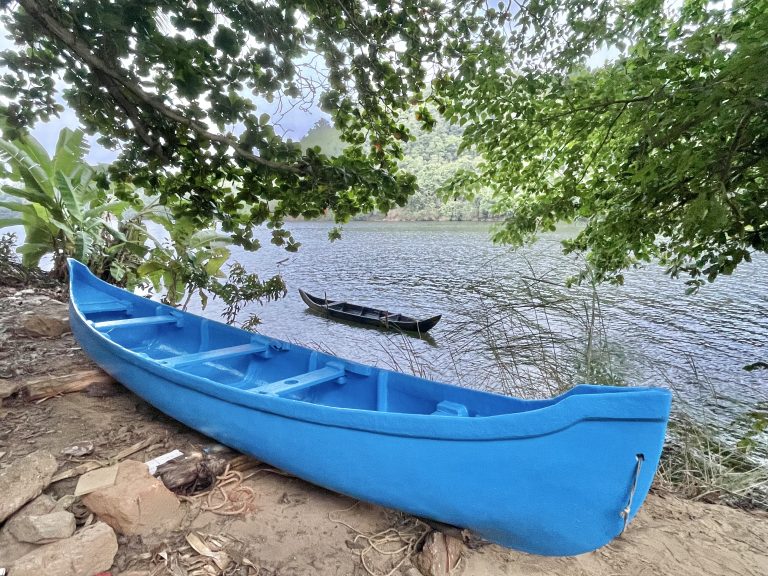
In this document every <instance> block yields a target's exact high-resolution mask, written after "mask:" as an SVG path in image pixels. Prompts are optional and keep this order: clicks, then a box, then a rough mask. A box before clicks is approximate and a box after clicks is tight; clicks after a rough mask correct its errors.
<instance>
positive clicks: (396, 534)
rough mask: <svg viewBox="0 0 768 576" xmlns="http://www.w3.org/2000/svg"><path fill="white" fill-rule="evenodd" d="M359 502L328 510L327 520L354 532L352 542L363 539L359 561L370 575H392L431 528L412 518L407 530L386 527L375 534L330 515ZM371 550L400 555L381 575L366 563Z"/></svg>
mask: <svg viewBox="0 0 768 576" xmlns="http://www.w3.org/2000/svg"><path fill="white" fill-rule="evenodd" d="M359 503H360V502H355V503H354V504H353V505H352V506H350V507H349V508H345V509H343V510H334V511H333V512H329V513H328V520H330V521H331V522H335V523H336V524H341V525H342V526H345V527H346V528H348V529H349V530H351V531H352V532H354V533H355V537H354V538H353V539H352V542H353V543H357V542H358V541H359V540H363V541H364V542H365V543H366V544H365V546H364V548H363V549H361V550H360V562H361V563H362V565H363V568H364V569H365V571H366V572H367V573H368V574H370V576H392V575H393V574H397V573H398V572H399V570H400V567H401V566H402V565H403V564H404V563H405V561H406V560H408V559H410V558H411V557H412V556H413V555H414V554H415V553H416V552H417V551H418V547H419V544H421V541H422V540H423V539H424V537H425V536H426V535H427V534H429V532H431V528H430V527H429V526H427V525H426V524H424V523H423V522H421V521H420V520H418V519H416V518H413V525H412V526H411V527H410V528H409V529H408V530H397V529H395V528H387V529H386V530H382V531H381V532H377V533H375V534H366V533H365V532H361V531H360V530H358V529H357V528H355V527H353V526H351V525H350V524H348V523H346V522H344V521H343V520H340V519H338V518H334V517H333V516H332V515H333V514H343V513H344V512H349V511H351V510H353V509H354V508H355V507H356V506H357V505H358V504H359ZM371 552H375V553H378V554H380V555H382V556H398V555H400V556H401V557H400V559H399V560H397V561H396V563H395V565H394V566H393V568H392V569H391V570H390V571H389V572H387V573H386V574H383V575H382V574H378V573H377V572H376V571H375V569H373V568H371V567H370V566H369V565H368V562H367V560H366V558H367V557H368V556H369V555H370V553H371ZM393 561H394V560H393Z"/></svg>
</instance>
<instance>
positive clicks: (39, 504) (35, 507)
mask: <svg viewBox="0 0 768 576" xmlns="http://www.w3.org/2000/svg"><path fill="white" fill-rule="evenodd" d="M55 508H56V500H54V499H53V498H51V497H50V496H48V495H47V494H41V495H40V496H38V497H37V498H35V499H34V500H32V502H30V503H29V504H27V505H26V506H24V507H23V508H22V509H21V510H19V511H18V512H16V514H14V515H13V516H11V517H10V518H9V519H8V521H7V522H6V523H5V524H4V525H3V527H2V528H0V566H8V565H9V564H10V563H11V562H13V561H14V560H16V559H17V558H21V557H22V556H24V555H25V554H28V553H29V552H31V551H32V550H34V549H35V545H34V544H29V543H27V542H21V541H19V540H18V539H17V538H16V537H15V536H14V535H13V532H14V529H15V528H16V526H17V525H18V524H19V523H20V522H23V521H24V519H25V518H27V517H28V516H33V515H38V514H48V513H49V512H52V511H53V510H54V509H55Z"/></svg>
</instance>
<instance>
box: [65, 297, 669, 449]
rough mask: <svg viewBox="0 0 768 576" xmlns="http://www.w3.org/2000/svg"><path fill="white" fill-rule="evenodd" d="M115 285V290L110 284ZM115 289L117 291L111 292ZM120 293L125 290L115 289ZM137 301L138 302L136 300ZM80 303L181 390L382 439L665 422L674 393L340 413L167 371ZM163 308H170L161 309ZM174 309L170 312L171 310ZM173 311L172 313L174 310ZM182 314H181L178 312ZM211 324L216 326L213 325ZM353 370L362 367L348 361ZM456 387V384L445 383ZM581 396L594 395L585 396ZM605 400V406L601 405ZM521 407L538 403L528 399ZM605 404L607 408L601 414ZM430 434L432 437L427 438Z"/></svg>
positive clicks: (611, 392) (104, 340) (603, 389)
mask: <svg viewBox="0 0 768 576" xmlns="http://www.w3.org/2000/svg"><path fill="white" fill-rule="evenodd" d="M107 286H109V285H107ZM110 288H111V287H110ZM115 290H120V289H119V288H115ZM136 298H138V297H137V296H136ZM76 300H77V298H76V297H74V298H71V299H70V314H71V316H72V320H73V330H74V329H77V328H79V329H82V330H85V331H87V332H88V334H89V335H90V337H91V338H93V339H95V340H96V341H98V343H99V344H100V345H101V346H103V347H105V348H106V349H107V351H108V352H109V353H111V354H113V355H115V356H117V357H119V358H120V359H121V360H122V361H125V362H129V363H130V364H133V365H134V366H137V367H139V368H141V369H144V370H147V371H149V372H151V373H153V374H154V375H156V376H159V377H161V378H163V379H166V380H169V381H171V382H172V383H173V384H175V385H179V386H183V387H187V388H191V389H193V390H195V391H197V392H200V393H202V394H205V395H207V396H211V397H215V398H219V399H221V400H224V401H226V402H231V403H234V404H238V405H241V406H244V407H247V408H250V409H254V410H261V411H265V412H269V413H272V414H275V415H279V416H283V417H287V418H292V419H297V420H305V421H308V422H314V423H317V424H322V425H327V426H334V427H338V428H348V429H354V430H360V431H367V432H372V433H376V434H387V435H392V436H404V437H414V438H430V439H443V440H469V441H474V440H476V441H488V440H508V439H516V438H519V439H523V438H532V437H537V436H545V435H549V434H554V433H557V432H559V431H562V430H563V429H566V428H569V427H570V426H573V425H575V424H577V423H579V422H581V421H587V420H617V421H626V420H643V421H652V422H653V421H663V420H665V419H666V415H665V414H664V413H663V411H662V410H657V411H656V412H654V411H651V410H649V409H648V407H647V401H648V399H649V398H648V396H649V395H652V396H658V397H659V399H661V398H662V397H663V398H666V397H667V396H668V393H667V392H666V391H664V390H660V389H654V388H632V389H626V388H621V387H607V386H593V385H580V386H577V387H574V388H572V389H571V390H569V391H568V392H566V393H564V394H562V395H560V396H558V397H556V398H557V401H556V402H555V403H552V404H549V405H546V406H543V407H539V408H535V407H534V408H532V409H528V410H523V411H519V412H513V413H507V414H498V415H491V416H476V417H469V418H468V417H455V416H442V415H432V414H411V413H399V412H379V411H373V410H362V409H354V408H339V407H334V406H327V405H322V404H314V403H311V402H305V401H302V400H295V399H291V398H282V397H278V396H270V395H266V394H258V393H254V392H249V391H247V390H244V389H240V388H236V387H233V386H230V385H227V384H222V383H219V382H216V381H214V380H211V379H208V378H204V377H202V376H198V375H195V374H192V373H189V372H185V371H183V370H178V369H174V368H171V367H167V366H163V365H162V364H161V363H160V362H158V361H155V360H152V359H148V358H146V357H142V356H140V355H139V354H138V353H136V352H133V351H132V350H130V349H128V348H125V347H123V346H121V345H120V344H118V343H117V342H115V341H113V340H112V339H110V338H109V336H108V334H106V333H101V332H99V331H98V330H96V329H94V328H93V327H92V326H91V325H90V324H89V322H88V320H87V319H86V318H85V317H84V315H83V314H82V313H81V312H80V310H79V309H78V307H77V303H76ZM159 306H165V305H163V304H159ZM169 308H170V307H169ZM170 309H171V310H173V309H172V308H170ZM176 312H177V313H178V311H176ZM209 322H213V321H210V320H209ZM253 341H254V342H256V341H260V342H263V343H265V344H266V345H272V344H275V345H276V346H277V347H281V346H286V345H287V346H288V347H291V346H294V345H293V344H288V343H283V342H281V341H279V340H275V339H272V338H268V337H265V336H259V335H255V336H253ZM344 362H349V363H350V364H352V365H355V364H357V363H355V362H350V361H347V360H344ZM440 384H441V385H443V386H447V387H455V386H453V385H451V384H443V383H440ZM581 392H592V393H589V394H582V393H581ZM601 398H602V399H603V400H605V402H601V401H600V400H601ZM521 402H526V403H527V402H531V403H532V404H531V405H534V404H533V403H535V402H537V401H536V400H522V401H521ZM601 405H603V406H602V407H603V408H604V409H603V410H600V407H601ZM425 430H427V431H428V433H425Z"/></svg>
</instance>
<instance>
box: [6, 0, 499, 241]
mask: <svg viewBox="0 0 768 576" xmlns="http://www.w3.org/2000/svg"><path fill="white" fill-rule="evenodd" d="M475 4H477V6H475ZM481 5H482V6H484V4H482V3H479V2H475V1H461V0H460V1H458V2H454V3H444V2H439V1H435V0H420V1H417V2H405V3H402V4H392V3H390V2H380V1H376V2H362V1H349V0H340V1H338V2H316V1H314V0H312V1H295V0H273V1H268V2H267V1H244V0H207V1H194V2H187V1H186V0H185V1H181V0H175V1H174V0H116V1H114V2H99V1H97V0H60V1H53V0H18V1H17V2H13V3H11V2H8V1H4V2H2V6H3V7H4V8H5V9H6V11H5V14H4V22H5V25H6V27H7V29H8V30H9V32H10V33H11V35H12V36H13V38H14V39H15V41H16V43H17V48H16V49H15V50H8V51H5V52H4V53H3V54H2V55H1V56H0V64H2V65H4V66H5V67H7V68H8V69H9V70H14V71H16V73H15V74H11V73H8V74H6V75H4V76H3V77H2V79H1V81H0V90H1V91H2V93H3V94H4V95H5V96H7V97H9V98H10V99H11V102H12V103H11V104H10V106H9V109H8V115H9V124H10V126H11V127H12V128H14V127H15V128H16V129H19V130H21V129H24V128H26V127H28V126H30V125H32V124H34V123H35V122H36V121H38V120H41V119H42V120H45V119H47V118H48V117H50V116H52V115H55V114H57V113H58V112H59V111H60V110H61V104H60V102H59V100H57V93H56V90H57V85H56V84H57V83H56V78H57V77H60V78H61V79H62V80H63V82H64V83H65V87H64V89H63V92H62V97H63V100H64V102H65V103H66V104H67V105H68V106H70V107H71V108H73V109H74V110H75V111H76V112H77V114H78V117H79V119H80V121H81V122H82V124H83V125H84V127H85V128H86V129H87V130H88V131H90V132H93V133H98V134H100V140H101V142H102V143H103V144H105V145H107V146H111V147H117V146H119V147H120V148H121V149H122V153H121V155H120V160H119V162H118V163H116V164H115V165H114V166H113V167H112V168H111V177H112V178H113V179H121V178H122V179H128V178H130V179H131V180H132V182H133V184H135V185H136V186H143V187H145V188H147V189H150V190H152V191H157V192H160V193H161V194H163V195H164V197H166V198H169V197H174V198H176V201H175V202H174V209H175V210H177V211H183V212H185V213H187V214H193V215H196V216H198V217H199V218H201V219H206V218H208V217H210V216H216V217H218V219H220V220H221V222H222V223H223V226H224V229H225V230H226V231H228V232H231V233H232V234H233V236H234V238H235V239H236V240H237V241H238V242H239V243H241V244H243V245H244V246H246V247H249V248H250V247H255V246H256V244H255V243H254V242H253V241H252V237H251V227H252V226H253V225H254V224H261V223H263V222H265V221H269V222H270V223H271V225H272V226H273V227H275V229H276V230H275V240H276V241H277V242H276V243H280V242H286V243H288V244H290V243H291V242H292V240H291V239H290V236H289V235H287V233H284V232H283V231H282V230H280V227H281V224H282V221H283V219H284V218H285V217H286V216H298V215H302V216H305V217H313V216H317V215H319V214H321V213H323V211H324V210H326V209H328V208H330V209H332V210H333V212H334V214H335V216H336V217H337V219H339V220H344V219H346V218H348V217H349V216H351V215H354V214H357V213H360V212H367V211H370V210H372V209H374V208H379V209H381V210H387V209H388V208H389V207H391V206H393V205H396V204H403V203H404V202H405V201H406V199H407V197H408V195H409V194H411V193H412V192H413V191H414V189H415V183H414V179H413V177H412V176H410V175H408V174H406V173H404V172H402V171H399V170H398V168H397V163H396V160H397V158H398V157H399V156H400V154H401V142H404V141H407V140H408V138H409V133H408V129H407V128H406V127H405V126H404V125H402V124H401V123H399V122H398V121H397V118H398V116H399V113H400V112H402V111H403V110H404V109H406V108H407V107H409V106H412V105H414V104H415V105H416V106H418V105H419V102H420V101H422V100H423V99H424V94H423V92H424V90H425V88H426V87H427V81H428V80H429V74H431V73H432V70H433V68H435V69H437V68H439V67H440V66H441V65H442V64H444V63H455V62H458V61H460V59H461V58H462V55H463V53H464V52H465V49H464V47H465V46H466V45H467V43H468V42H469V41H470V40H471V38H472V37H473V35H474V34H475V32H476V30H477V23H476V22H477V20H478V18H476V17H475V16H473V14H474V13H475V11H476V10H480V8H478V7H479V6H481ZM11 6H15V7H16V9H15V10H11V8H10V7H11ZM478 13H480V12H478ZM275 100H281V102H280V103H281V104H282V105H283V110H285V109H288V108H290V107H292V106H301V105H303V104H307V105H308V104H309V102H310V101H311V102H316V103H319V104H320V105H321V106H322V107H323V109H325V110H326V111H328V112H329V113H330V114H331V116H332V118H333V121H334V124H335V126H336V127H337V128H338V129H340V130H341V132H342V134H343V138H344V140H345V141H346V142H347V143H349V144H350V146H348V147H347V148H346V149H345V150H344V153H343V154H342V155H340V156H338V157H329V156H326V155H323V154H318V153H315V152H314V151H313V150H311V149H310V150H306V151H305V150H302V148H301V146H300V145H298V144H297V143H293V142H290V141H287V140H285V139H284V138H282V137H281V136H280V135H279V134H278V131H276V129H275V128H276V126H275V123H276V122H279V118H270V117H269V115H267V114H266V113H264V111H263V108H264V103H265V102H273V101H275ZM422 116H423V121H424V122H427V123H428V122H429V120H430V119H429V115H428V113H426V112H424V113H423V115H422ZM10 136H11V137H12V136H13V135H10Z"/></svg>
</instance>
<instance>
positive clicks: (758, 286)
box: [204, 222, 768, 416]
mask: <svg viewBox="0 0 768 576" xmlns="http://www.w3.org/2000/svg"><path fill="white" fill-rule="evenodd" d="M330 228H331V224H329V223H325V222H298V223H291V224H290V225H289V229H290V230H291V231H292V232H293V234H294V236H295V238H296V239H297V240H298V241H299V242H301V243H302V247H301V249H300V250H299V252H298V253H295V254H290V253H287V252H285V251H284V250H282V249H279V248H277V247H275V246H272V245H270V244H269V241H268V238H269V236H268V234H267V233H266V231H265V233H264V235H263V239H262V242H263V246H264V247H263V248H262V249H261V250H259V251H258V252H255V253H242V252H237V251H235V254H234V258H235V259H237V260H239V261H240V262H241V263H242V264H243V265H245V266H246V268H248V270H249V271H252V272H258V273H259V274H260V275H262V277H265V278H266V277H267V276H269V275H272V274H274V273H276V272H279V273H280V274H282V276H283V277H284V279H285V281H286V282H287V284H288V288H289V293H288V296H287V297H286V298H284V299H282V300H280V301H277V302H274V303H268V304H266V305H264V306H260V305H253V306H251V307H249V308H248V309H247V311H248V312H252V313H255V314H257V315H259V317H260V318H261V320H262V324H261V325H260V326H259V328H258V330H259V332H261V333H264V334H267V335H271V336H275V337H278V338H281V339H286V340H290V341H294V342H299V343H303V344H307V345H311V346H315V347H321V348H324V349H326V350H329V351H332V352H334V353H336V354H338V355H341V356H343V357H346V358H349V359H353V360H359V361H363V362H373V363H377V364H379V365H383V366H388V367H393V368H397V369H400V370H404V371H411V372H419V373H422V374H424V375H426V376H429V377H433V378H438V379H443V380H450V381H458V382H460V383H461V384H463V385H466V386H473V387H483V388H488V389H494V390H499V391H504V392H508V393H515V394H522V395H526V396H541V395H547V394H551V393H553V392H556V391H557V389H559V388H560V387H562V386H563V385H564V384H570V383H572V382H570V381H569V380H572V381H580V380H582V379H584V378H585V377H587V376H588V377H589V378H591V379H593V380H595V379H601V375H602V376H603V379H610V378H615V379H618V380H620V381H621V382H623V383H626V384H630V385H655V386H667V387H671V388H672V389H673V390H675V392H676V393H677V394H678V400H679V401H686V402H691V403H692V406H694V407H695V408H701V407H704V408H706V407H710V408H714V409H715V410H714V412H716V413H718V414H720V413H721V412H722V409H725V413H726V414H731V415H732V414H734V413H737V412H741V411H742V410H743V406H742V407H741V408H740V409H739V408H736V407H735V405H738V404H741V403H742V402H744V403H746V404H747V405H752V406H754V405H755V404H756V403H758V402H764V401H765V399H766V398H767V397H768V370H756V371H752V372H748V371H745V370H744V369H743V367H744V366H745V365H747V364H751V363H754V362H758V361H763V362H766V361H768V290H766V287H768V258H766V257H765V256H764V255H758V256H756V257H755V258H754V261H753V263H752V264H745V265H743V266H741V267H740V268H739V269H738V271H737V272H736V273H735V274H734V275H733V276H730V277H721V278H719V279H718V280H717V281H716V282H715V283H714V284H712V285H708V286H706V287H704V288H703V289H702V290H701V291H700V292H699V293H698V294H696V295H692V296H686V295H685V294H684V292H685V286H684V284H683V282H682V281H674V280H671V279H669V278H668V277H667V276H665V275H664V273H663V270H662V269H661V268H659V267H658V266H647V267H645V268H643V269H638V270H632V271H629V272H628V273H627V274H626V281H625V284H624V285H623V286H600V287H599V288H598V289H597V294H598V296H599V312H600V314H599V316H597V317H596V320H595V324H596V325H597V326H598V327H600V328H601V329H602V330H601V332H602V333H603V334H602V337H601V338H598V337H597V336H595V342H593V348H594V349H595V350H594V352H593V353H592V356H591V357H592V361H593V365H594V366H596V368H594V367H593V370H592V371H591V372H589V373H588V374H587V373H586V372H585V370H584V357H585V350H586V348H587V337H586V330H585V328H584V326H585V325H586V324H588V323H589V322H590V320H591V319H592V314H591V306H592V291H591V289H590V288H585V287H581V288H578V289H567V288H565V287H564V281H565V279H566V278H567V277H568V276H569V275H571V274H572V273H573V272H574V271H575V270H577V266H578V262H577V260H576V259H575V258H574V257H565V256H563V255H562V253H561V251H560V240H561V239H562V238H563V237H565V236H566V235H570V234H573V233H574V229H573V228H568V227H566V228H565V229H564V230H562V231H559V232H558V233H553V234H548V235H546V236H544V237H543V238H541V239H540V240H539V241H538V242H537V243H535V244H534V245H532V246H530V247H526V248H523V249H519V250H516V251H513V250H510V249H509V248H507V247H503V246H496V245H494V244H492V243H491V241H490V239H489V238H490V226H489V225H487V224H481V223H387V222H355V223H351V224H349V225H347V226H345V228H344V233H343V238H342V239H341V240H339V241H336V242H333V243H330V242H329V241H328V240H327V233H328V231H329V229H330ZM278 263H279V264H278ZM536 279H538V280H536ZM298 288H303V289H304V290H306V291H308V292H310V293H313V294H316V295H323V294H327V297H328V298H329V299H343V300H348V301H351V302H355V303H360V304H367V305H371V306H374V307H377V308H384V309H387V310H392V311H398V312H403V313H406V314H409V315H411V316H418V317H428V316H432V315H435V314H442V315H443V319H442V321H441V322H440V323H439V324H438V325H437V326H436V327H435V328H434V329H433V330H432V331H431V332H430V336H431V338H429V339H423V340H422V339H418V338H414V337H404V336H402V335H393V334H388V333H386V332H382V331H380V330H377V329H369V328H363V327H357V326H352V325H347V324H344V323H340V322H335V321H332V320H328V319H326V318H323V317H321V316H317V315H315V314H313V313H310V312H308V311H307V309H306V306H305V305H304V303H303V302H302V301H301V299H300V297H299V294H298V292H297V289H298ZM218 312H220V303H218V302H216V301H213V302H211V303H210V304H209V306H208V309H207V310H206V311H205V312H204V313H205V315H207V316H211V317H216V316H217V315H218ZM241 319H245V315H244V316H243V317H242V318H241ZM601 351H602V352H601ZM724 407H725V408H724ZM720 416H722V414H720Z"/></svg>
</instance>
